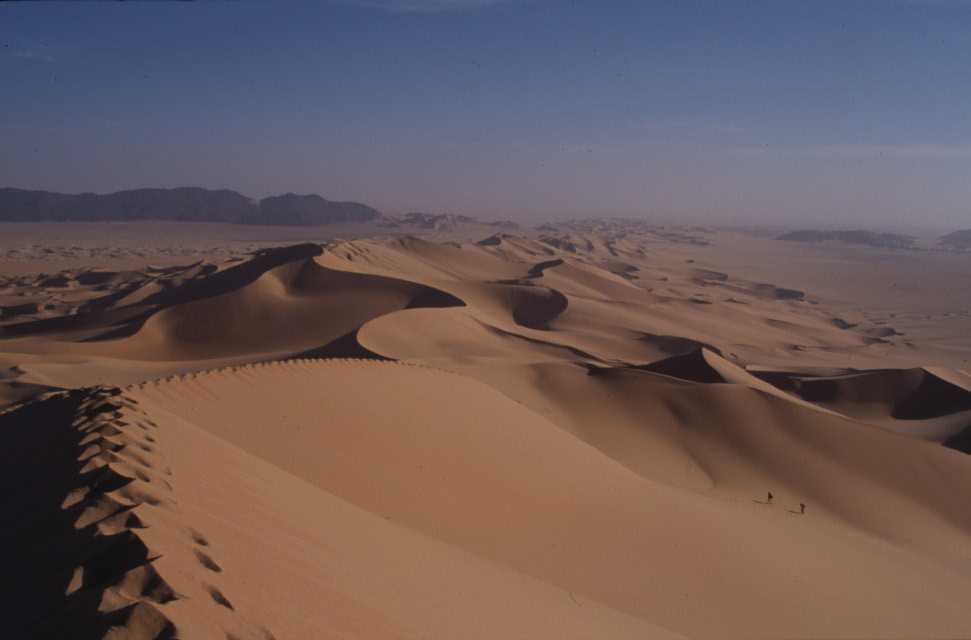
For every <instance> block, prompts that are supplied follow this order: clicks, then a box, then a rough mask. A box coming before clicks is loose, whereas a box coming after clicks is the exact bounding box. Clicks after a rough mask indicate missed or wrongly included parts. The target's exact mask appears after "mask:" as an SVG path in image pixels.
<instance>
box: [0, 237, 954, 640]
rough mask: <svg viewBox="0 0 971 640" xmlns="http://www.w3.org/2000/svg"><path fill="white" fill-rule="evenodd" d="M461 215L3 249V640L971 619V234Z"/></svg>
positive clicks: (949, 634)
mask: <svg viewBox="0 0 971 640" xmlns="http://www.w3.org/2000/svg"><path fill="white" fill-rule="evenodd" d="M474 231H475V233H467V234H464V235H463V234H461V233H429V234H424V235H421V234H417V235H406V234H400V235H383V236H380V237H379V236H373V237H368V236H367V235H366V234H360V235H352V234H349V233H348V234H345V236H344V237H343V239H342V238H338V237H327V238H308V239H312V240H315V241H314V242H297V241H296V238H293V237H291V236H289V235H288V236H286V237H284V238H269V237H266V238H263V239H260V238H259V237H258V236H257V235H256V233H257V232H256V231H253V232H248V233H250V235H249V236H247V237H245V238H242V239H238V240H236V241H234V242H225V241H223V242H220V241H219V240H218V239H214V240H211V241H210V240H207V241H205V242H202V241H199V243H198V245H197V246H196V245H193V246H191V247H189V248H188V249H186V250H184V251H181V250H180V251H176V250H172V249H171V248H167V249H165V250H159V249H158V247H155V248H152V247H151V246H149V245H148V244H146V245H145V246H144V247H142V248H140V249H132V248H131V247H130V246H127V247H118V248H116V249H112V250H110V251H105V250H103V249H98V250H94V249H90V248H86V247H85V246H73V245H70V244H69V243H65V244H64V246H63V247H62V248H60V249H58V250H57V252H56V253H57V255H58V256H60V258H59V259H55V258H54V257H52V254H47V253H45V252H44V249H43V247H41V245H39V244H35V245H31V248H30V249H29V250H19V249H18V250H16V251H14V252H11V251H7V252H6V253H5V254H4V258H3V260H0V267H2V269H0V424H2V429H3V432H4V434H5V446H4V447H3V449H2V454H0V455H2V456H3V458H4V460H3V464H2V465H0V469H2V472H0V473H2V476H3V481H4V486H3V496H4V498H3V500H4V501H5V504H4V509H3V513H4V514H5V520H6V522H5V525H6V526H5V527H4V529H3V533H2V534H0V535H2V536H3V537H4V538H5V541H4V542H5V548H6V549H8V551H9V552H10V553H11V556H10V557H11V560H12V565H13V566H12V567H9V568H8V570H7V571H5V572H4V574H3V575H4V578H3V580H4V581H5V589H4V593H5V594H6V595H5V597H4V599H3V602H4V605H5V607H6V608H7V615H6V616H5V626H6V627H7V630H6V631H5V635H6V636H7V637H16V638H20V637H31V638H33V637H37V638H62V637H85V638H87V637H95V638H101V637H106V638H117V639H122V638H131V639H136V638H137V639H164V638H186V639H192V638H219V639H226V640H230V639H237V640H244V639H258V638H262V639H268V638H278V639H281V640H282V639H284V638H375V639H384V638H407V639H413V638H414V639H417V638H443V639H444V638H523V639H525V638H578V639H579V638H632V639H633V638H638V639H644V638H726V637H739V638H748V637H767V638H781V637H786V638H965V637H971V607H969V606H968V602H969V600H971V505H969V500H968V495H969V491H971V457H969V454H971V362H969V359H971V312H968V311H967V310H968V309H971V284H969V283H968V282H967V279H966V278H962V277H961V274H962V273H963V274H966V273H968V267H969V266H971V256H969V255H943V254H937V253H932V252H925V253H920V252H896V253H895V252H893V251H891V250H886V251H877V250H870V249H847V248H833V247H815V246H814V247H806V246H792V245H791V244H788V243H781V242H777V241H774V240H770V239H766V238H759V237H755V236H752V235H744V234H740V233H727V232H716V231H713V230H706V229H680V230H671V229H668V230H662V229H647V228H640V227H638V228H628V227H625V226H624V225H623V224H620V223H618V224H617V225H615V226H613V227H597V226H586V227H585V226H582V225H580V226H578V225H562V226H560V227H551V228H548V229H545V230H542V231H528V232H527V231H523V232H509V233H506V232H502V233H494V232H490V233H489V234H484V233H482V229H476V230H474ZM288 233H290V234H294V233H296V232H288ZM187 235H191V234H187ZM146 247H147V248H146ZM44 265H47V266H46V267H45V266H44ZM874 265H876V266H874ZM41 271H46V273H41Z"/></svg>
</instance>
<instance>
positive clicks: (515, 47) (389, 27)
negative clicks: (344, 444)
mask: <svg viewBox="0 0 971 640" xmlns="http://www.w3.org/2000/svg"><path fill="white" fill-rule="evenodd" d="M0 44H2V49H0V81H2V86H3V87H4V89H3V95H2V100H0V140H2V143H0V184H3V185H7V186H18V187H24V188H41V189H51V190H59V191H69V192H76V191H99V192H102V191H112V190H117V189H123V188H132V187H139V186H179V185H199V186H207V187H226V188H232V189H236V190H239V191H241V192H243V193H245V194H247V195H251V196H254V197H261V196H264V195H267V194H270V193H280V192H286V191H294V192H298V193H307V192H316V193H320V194H322V195H324V196H326V197H329V198H333V199H353V200H360V201H364V202H367V203H369V204H373V205H375V206H377V207H379V208H381V209H383V210H387V211H389V212H398V211H406V210H416V209H417V210H429V211H454V212H460V213H467V214H472V215H483V216H502V217H509V218H521V219H527V220H535V219H541V218H564V217H573V216H582V215H629V216H644V217H651V218H655V219H664V220H674V219H678V220H684V221H690V222H712V223H752V222H775V223H779V224H793V223H806V224H810V223H811V224H848V225H867V226H884V227H902V226H904V227H906V226H929V227H935V228H942V229H943V228H950V227H968V226H971V106H969V105H971V81H969V78H971V1H963V0H950V1H948V0H925V1H920V0H909V1H908V0H901V1H893V0H883V1H876V0H874V1H870V2H867V1H855V0H844V1H841V2H831V3H830V2H784V1H773V2H732V3H726V2H667V3H652V2H647V1H631V2H609V1H604V2H595V1H593V0H591V1H589V2H584V1H576V2H566V1H561V0H505V1H499V2H496V1H489V0H341V1H335V2H330V3H310V4H302V5H301V4H294V3H281V4H275V3H273V4H271V3H262V4H246V3H241V4H240V3H231V4H224V3H196V4H186V3H175V4H154V3H153V4H139V3H117V4H91V3H79V4H53V3H36V4H35V3H2V4H0Z"/></svg>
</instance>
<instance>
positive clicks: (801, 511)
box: [799, 502, 806, 515]
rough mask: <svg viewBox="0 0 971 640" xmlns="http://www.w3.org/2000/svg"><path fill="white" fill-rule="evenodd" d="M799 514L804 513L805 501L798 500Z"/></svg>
mask: <svg viewBox="0 0 971 640" xmlns="http://www.w3.org/2000/svg"><path fill="white" fill-rule="evenodd" d="M799 514H800V515H806V503H805V502H800V503H799Z"/></svg>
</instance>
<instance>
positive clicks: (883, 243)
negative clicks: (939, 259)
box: [778, 230, 916, 249]
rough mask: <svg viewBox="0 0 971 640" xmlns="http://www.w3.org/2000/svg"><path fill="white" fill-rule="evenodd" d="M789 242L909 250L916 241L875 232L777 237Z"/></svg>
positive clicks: (818, 233) (800, 232)
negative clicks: (834, 243)
mask: <svg viewBox="0 0 971 640" xmlns="http://www.w3.org/2000/svg"><path fill="white" fill-rule="evenodd" d="M778 239H779V240H786V241H789V242H842V243H844V244H859V245H866V246H870V247H880V248H884V249H911V248H913V247H914V244H915V242H916V239H915V238H913V237H912V236H905V235H901V234H899V233H880V232H877V231H861V230H853V231H808V230H805V231H791V232H789V233H784V234H782V235H781V236H779V237H778Z"/></svg>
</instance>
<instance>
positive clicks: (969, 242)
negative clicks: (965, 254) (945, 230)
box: [938, 229, 971, 251]
mask: <svg viewBox="0 0 971 640" xmlns="http://www.w3.org/2000/svg"><path fill="white" fill-rule="evenodd" d="M938 244H940V245H941V246H943V247H944V248H945V249H952V250H956V251H968V250H971V229H963V230H961V231H952V232H951V233H949V234H947V235H945V236H941V238H940V240H938Z"/></svg>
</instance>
